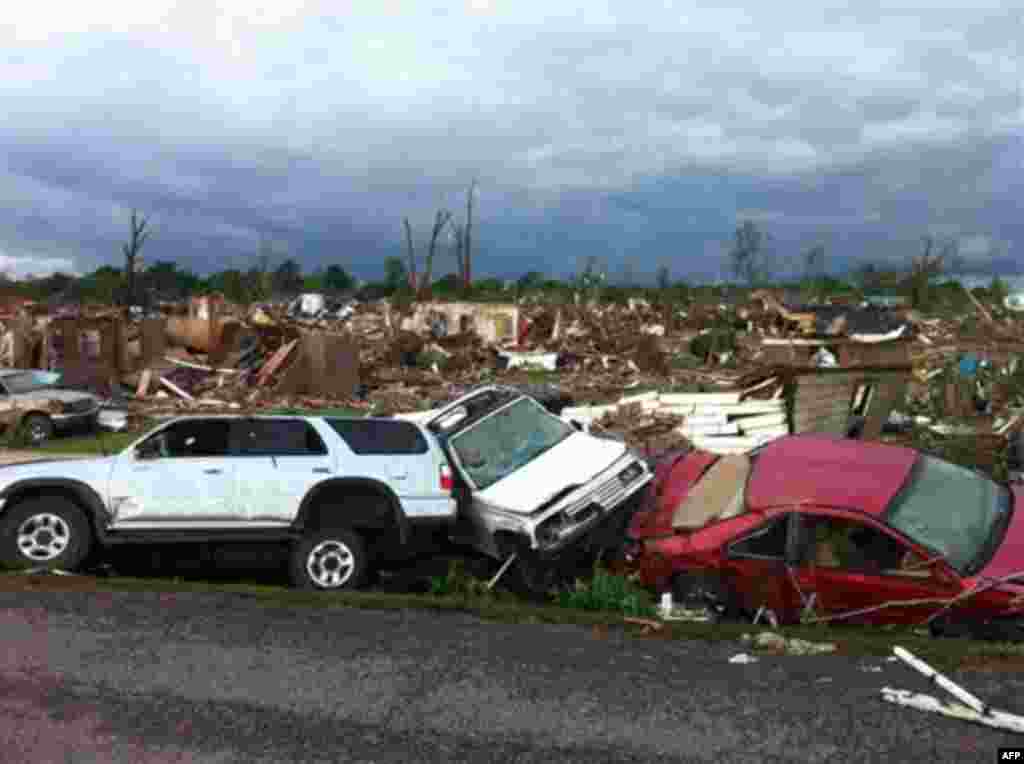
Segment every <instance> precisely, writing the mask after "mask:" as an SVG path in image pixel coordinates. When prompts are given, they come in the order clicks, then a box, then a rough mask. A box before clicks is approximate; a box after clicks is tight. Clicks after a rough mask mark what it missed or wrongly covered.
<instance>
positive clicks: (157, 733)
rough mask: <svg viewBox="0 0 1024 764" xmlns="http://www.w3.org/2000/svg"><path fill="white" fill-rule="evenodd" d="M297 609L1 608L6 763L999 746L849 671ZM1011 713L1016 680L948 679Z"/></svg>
mask: <svg viewBox="0 0 1024 764" xmlns="http://www.w3.org/2000/svg"><path fill="white" fill-rule="evenodd" d="M739 650H740V647H739V645H736V644H706V643H699V642H693V643H691V642H670V641H666V640H661V639H656V638H638V637H635V636H627V635H624V634H622V633H619V632H617V631H615V630H612V631H611V632H610V633H605V634H602V633H600V632H594V631H593V630H591V629H585V628H577V627H562V626H542V625H501V624H493V623H485V622H481V621H479V620H477V619H475V618H471V617H466V616H460V615H451V614H433V613H426V612H418V611H408V612H377V611H365V610H347V609H341V608H338V609H330V610H305V609H297V608H283V607H280V606H273V605H268V604H263V603H260V602H257V601H255V600H253V599H251V598H247V597H245V596H242V595H196V594H163V595H161V594H157V593H152V594H136V593H117V594H107V593H90V592H74V593H54V592H48V593H47V592H38V593H33V592H18V593H4V594H0V761H3V762H12V763H13V762H34V763H36V764H42V763H43V762H62V763H63V762H94V761H95V762H132V764H138V763H143V762H155V763H159V764H163V763H164V762H216V763H217V764H222V763H225V762H245V763H246V764H253V763H256V762H275V763H277V762H307V761H308V762H331V763H332V764H334V763H335V762H347V761H353V762H402V763H403V764H405V763H406V762H419V761H424V762H427V761H429V762H442V761H444V762H448V761H451V762H459V761H466V762H481V761H488V762H499V761H515V762H551V761H555V760H557V761H560V762H565V763H566V764H570V763H572V762H588V763H591V762H604V761H634V762H635V761H643V762H646V761H694V762H698V761H700V762H703V761H713V762H732V761H758V762H772V761H778V762H804V761H806V762H817V761H829V762H834V761H844V762H846V761H854V762H855V761H865V762H867V761H870V762H878V761H886V762H900V761H906V762H911V761H912V762H921V761H956V762H968V761H984V762H991V761H993V760H994V757H995V751H996V748H997V747H998V746H999V745H1000V744H1002V745H1008V744H1012V743H1014V742H1020V741H1019V740H1014V739H1013V738H1011V737H1010V736H1009V735H1008V734H1006V733H1001V732H999V731H996V730H989V729H986V728H983V727H977V726H973V725H970V724H967V723H964V722H959V721H955V720H952V719H944V718H941V717H936V716H932V715H928V714H924V713H921V712H917V711H913V710H910V709H902V708H898V707H895V706H890V705H888V704H885V703H883V702H882V701H880V700H879V688H881V687H882V686H883V685H886V684H888V685H891V686H895V687H904V688H908V689H920V690H926V688H925V687H924V685H923V681H922V680H919V678H918V677H917V676H916V675H915V674H914V673H913V672H912V671H910V670H909V669H907V668H905V667H903V666H902V665H900V664H896V663H887V662H885V661H884V660H864V659H854V658H848V657H834V656H822V657H795V656H794V657H762V658H761V659H760V660H759V661H758V662H757V663H754V664H751V665H733V664H729V663H728V658H729V657H730V656H731V655H733V654H735V653H737V652H739ZM961 678H963V679H964V681H965V682H966V683H967V686H968V687H970V688H971V689H972V690H974V691H975V692H977V693H978V694H980V695H981V696H982V697H983V698H985V699H986V700H989V701H991V702H992V703H993V704H995V705H997V706H1000V707H1003V708H1007V709H1011V710H1012V709H1015V708H1018V709H1022V710H1024V702H1022V701H1021V700H1020V697H1021V693H1020V690H1021V686H1022V684H1024V680H1022V679H1021V678H1019V677H1018V676H1017V675H1014V674H1009V675H1007V674H992V673H974V674H971V675H966V676H963V677H961Z"/></svg>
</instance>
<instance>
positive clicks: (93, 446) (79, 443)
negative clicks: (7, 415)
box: [24, 432, 142, 456]
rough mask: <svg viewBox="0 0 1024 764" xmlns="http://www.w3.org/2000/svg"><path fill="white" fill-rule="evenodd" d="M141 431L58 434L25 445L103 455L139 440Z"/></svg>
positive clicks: (30, 448)
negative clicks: (40, 443) (38, 442)
mask: <svg viewBox="0 0 1024 764" xmlns="http://www.w3.org/2000/svg"><path fill="white" fill-rule="evenodd" d="M141 436H142V433H141V432H98V433H92V434H88V435H69V436H67V437H64V436H61V435H57V436H55V437H53V438H52V439H50V440H48V441H47V442H46V443H43V444H42V445H39V446H25V447H24V448H25V450H26V451H39V452H40V454H83V455H93V454H95V455H97V456H102V455H103V450H104V449H106V452H107V453H108V454H111V453H117V452H118V451H122V450H123V449H125V448H127V447H128V445H129V444H131V443H133V442H134V441H136V440H138V439H139V438H140V437H141Z"/></svg>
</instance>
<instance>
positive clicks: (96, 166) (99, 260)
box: [0, 0, 1024, 277]
mask: <svg viewBox="0 0 1024 764" xmlns="http://www.w3.org/2000/svg"><path fill="white" fill-rule="evenodd" d="M851 6H855V7H854V8H852V9H851ZM338 7H339V6H338V4H337V3H329V2H326V0H305V1H303V0H267V1H265V2H258V1H253V0H248V1H247V2H242V0H213V1H211V0H204V1H203V2H198V1H193V0H180V1H179V2H172V0H153V2H150V3H146V4H126V3H122V2H116V1H115V0H97V1H96V2H93V3H90V4H87V5H85V6H82V7H81V9H77V8H75V7H69V5H68V4H67V3H65V2H58V1H57V0H37V2H33V3H23V4H19V5H18V6H17V7H14V8H11V9H8V10H7V12H6V13H5V18H4V21H3V22H2V23H0V43H2V45H3V51H4V53H3V54H0V94H2V97H3V103H4V105H5V112H6V113H5V119H4V120H3V121H2V123H0V155H2V156H4V157H6V161H5V166H4V168H3V172H2V174H0V200H2V202H3V204H2V208H0V209H2V210H3V213H2V215H0V269H6V270H7V271H8V272H14V273H17V274H21V275H24V274H25V273H29V272H34V273H41V272H46V271H52V270H55V269H56V270H73V271H77V272H85V271H88V270H91V269H93V268H95V267H97V266H98V265H101V264H105V263H115V264H116V263H118V249H119V242H121V241H122V240H123V238H124V235H125V232H126V230H127V220H128V217H129V215H130V210H131V209H133V208H138V209H140V210H142V211H144V212H145V213H146V214H148V215H149V216H150V217H151V218H152V220H153V222H154V224H155V226H156V231H155V233H154V235H153V238H152V239H151V241H150V242H149V243H147V246H146V249H145V251H144V256H145V257H146V259H147V260H150V261H152V260H156V259H174V260H176V261H178V262H179V263H181V264H182V265H184V266H186V267H189V268H192V269H195V270H197V271H199V272H208V271H210V270H214V269H220V268H223V267H226V266H228V265H234V266H238V267H245V265H247V264H248V263H251V262H252V259H253V257H254V256H255V253H256V252H257V250H258V248H259V242H260V241H261V240H262V239H269V240H272V241H274V242H277V243H278V251H280V252H282V253H283V252H287V253H288V254H290V255H291V256H294V257H296V258H298V259H299V260H300V261H301V262H302V263H303V264H304V265H305V266H306V267H313V266H315V265H319V264H324V263H328V262H339V263H342V264H344V265H346V266H347V267H349V268H350V269H352V270H353V271H355V272H356V273H359V274H361V275H364V276H367V277H374V276H376V275H377V274H378V273H379V271H380V261H381V259H382V258H383V257H384V256H387V255H388V254H398V253H400V252H401V247H402V243H401V219H402V218H403V217H404V216H409V217H410V218H411V220H412V221H413V223H414V225H416V227H417V229H418V230H419V231H421V232H422V234H423V235H425V234H426V233H427V229H428V227H429V222H430V219H431V217H432V214H433V211H434V210H435V209H436V208H438V207H439V206H449V207H452V208H453V209H458V208H461V205H462V204H463V194H464V190H465V188H466V187H467V186H468V184H469V183H470V181H471V180H472V179H474V178H476V179H478V181H479V199H478V210H479V220H478V236H477V240H478V241H479V246H480V258H479V261H478V266H477V271H478V272H483V273H494V274H510V273H519V272H522V271H523V270H526V269H538V270H542V271H546V272H548V273H551V274H552V275H558V276H561V275H565V274H566V273H567V272H571V271H572V270H573V269H574V268H575V267H577V265H578V264H579V263H580V262H582V261H583V260H584V259H585V258H586V257H588V256H591V255H595V256H597V257H599V258H600V259H602V260H604V261H605V262H607V263H608V264H609V266H610V267H611V269H612V270H613V271H614V270H616V269H617V268H624V267H628V268H630V269H632V270H634V271H636V272H640V273H643V272H648V273H650V272H653V271H654V270H655V269H656V268H657V267H658V266H659V265H662V264H668V265H670V266H671V268H672V270H673V272H674V273H675V274H676V275H678V276H683V275H686V274H691V273H692V274H701V275H716V274H717V273H718V272H719V271H720V268H721V251H722V249H723V247H725V246H727V244H728V240H729V237H730V235H731V233H732V230H733V228H734V227H735V225H736V222H737V220H739V219H744V218H746V219H751V220H754V221H756V222H758V224H759V225H761V226H762V227H763V228H764V229H765V230H766V231H768V232H770V233H771V234H772V237H773V241H774V242H775V245H774V246H775V247H776V248H777V249H778V251H779V254H780V258H782V259H783V260H784V259H785V258H787V257H794V256H798V254H799V252H800V251H801V250H802V249H805V248H806V247H808V246H810V245H811V244H814V243H818V242H824V243H826V244H827V247H828V252H829V262H830V264H831V265H832V266H833V267H835V266H836V265H837V264H838V263H841V262H848V261H850V260H855V259H858V258H860V259H865V258H867V259H874V260H879V259H892V258H899V257H904V256H905V255H906V253H907V252H908V251H916V246H917V244H916V243H917V242H919V240H920V236H921V235H922V234H924V233H927V232H934V231H936V230H942V231H945V232H946V234H947V235H955V236H958V237H961V241H962V244H963V246H962V249H963V252H964V256H965V257H968V258H975V259H982V258H985V257H992V256H994V254H996V253H1002V254H1005V253H1008V252H1016V253H1019V252H1020V251H1021V250H1022V249H1024V231H1022V223H1021V218H1020V199H1022V198H1024V193H1022V192H1024V181H1022V173H1021V170H1022V169H1024V108H1022V102H1021V81H1022V78H1024V66H1022V64H1021V60H1022V55H1024V51H1022V49H1021V48H1022V46H1024V43H1022V40H1024V21H1022V17H1024V14H1022V11H1021V10H1020V5H1019V3H1018V2H1016V0H983V1H982V2H973V3H967V2H966V1H965V0H960V1H958V2H953V0H932V1H931V2H924V1H923V0H902V1H901V2H885V3H882V2H860V3H856V4H851V3H848V2H846V0H844V1H843V2H833V1H832V0H824V1H823V2H819V3H816V4H811V5H809V4H807V3H803V2H795V0H780V1H779V2H776V3H772V4H766V3H763V2H758V1H756V0H737V1H735V2H732V3H730V4H725V5H718V7H716V8H714V9H711V8H705V7H699V6H698V5H697V4H695V3H674V2H663V3H649V4H647V3H630V4H627V3H621V2H620V3H599V2H587V3H580V4H573V3H568V2H564V3H551V2H546V3H541V2H533V1H532V0H515V1H513V0H472V1H470V2H458V1H457V2H448V3H445V4H435V3H430V2H425V1H424V0H417V1H416V2H401V1H399V0H374V1H373V2H349V3H347V4H345V5H344V7H345V10H344V11H343V12H339V11H338V10H337V8H338Z"/></svg>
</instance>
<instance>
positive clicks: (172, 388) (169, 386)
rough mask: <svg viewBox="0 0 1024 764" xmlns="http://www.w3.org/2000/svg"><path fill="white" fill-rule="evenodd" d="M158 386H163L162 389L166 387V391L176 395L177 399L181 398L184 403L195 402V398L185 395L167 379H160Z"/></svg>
mask: <svg viewBox="0 0 1024 764" xmlns="http://www.w3.org/2000/svg"><path fill="white" fill-rule="evenodd" d="M160 384H161V385H163V386H164V387H166V388H167V389H168V390H170V391H171V392H172V393H174V394H175V395H177V396H178V397H179V398H182V399H184V400H186V401H194V400H195V398H194V397H193V396H192V395H190V394H189V393H187V392H185V391H184V390H182V389H181V388H180V387H178V386H177V385H176V384H174V383H173V382H171V381H170V380H169V379H167V377H160Z"/></svg>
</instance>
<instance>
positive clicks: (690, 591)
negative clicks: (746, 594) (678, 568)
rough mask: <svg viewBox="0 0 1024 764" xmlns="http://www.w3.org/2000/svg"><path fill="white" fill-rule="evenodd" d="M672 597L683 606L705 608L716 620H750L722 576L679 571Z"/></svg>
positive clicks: (673, 583)
mask: <svg viewBox="0 0 1024 764" xmlns="http://www.w3.org/2000/svg"><path fill="white" fill-rule="evenodd" d="M672 599H674V600H676V601H677V602H679V604H681V605H682V606H683V607H692V608H695V609H704V610H706V611H707V613H708V615H709V616H711V619H712V620H713V621H715V622H727V621H745V620H750V619H749V618H748V617H747V614H746V613H745V612H744V611H743V608H741V607H740V606H739V603H738V601H737V599H736V596H735V594H733V592H732V591H731V590H730V589H729V587H728V586H727V585H726V584H725V583H723V582H722V580H721V579H720V578H718V577H717V576H715V575H712V574H708V573H677V574H676V575H675V577H674V578H673V579H672Z"/></svg>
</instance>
